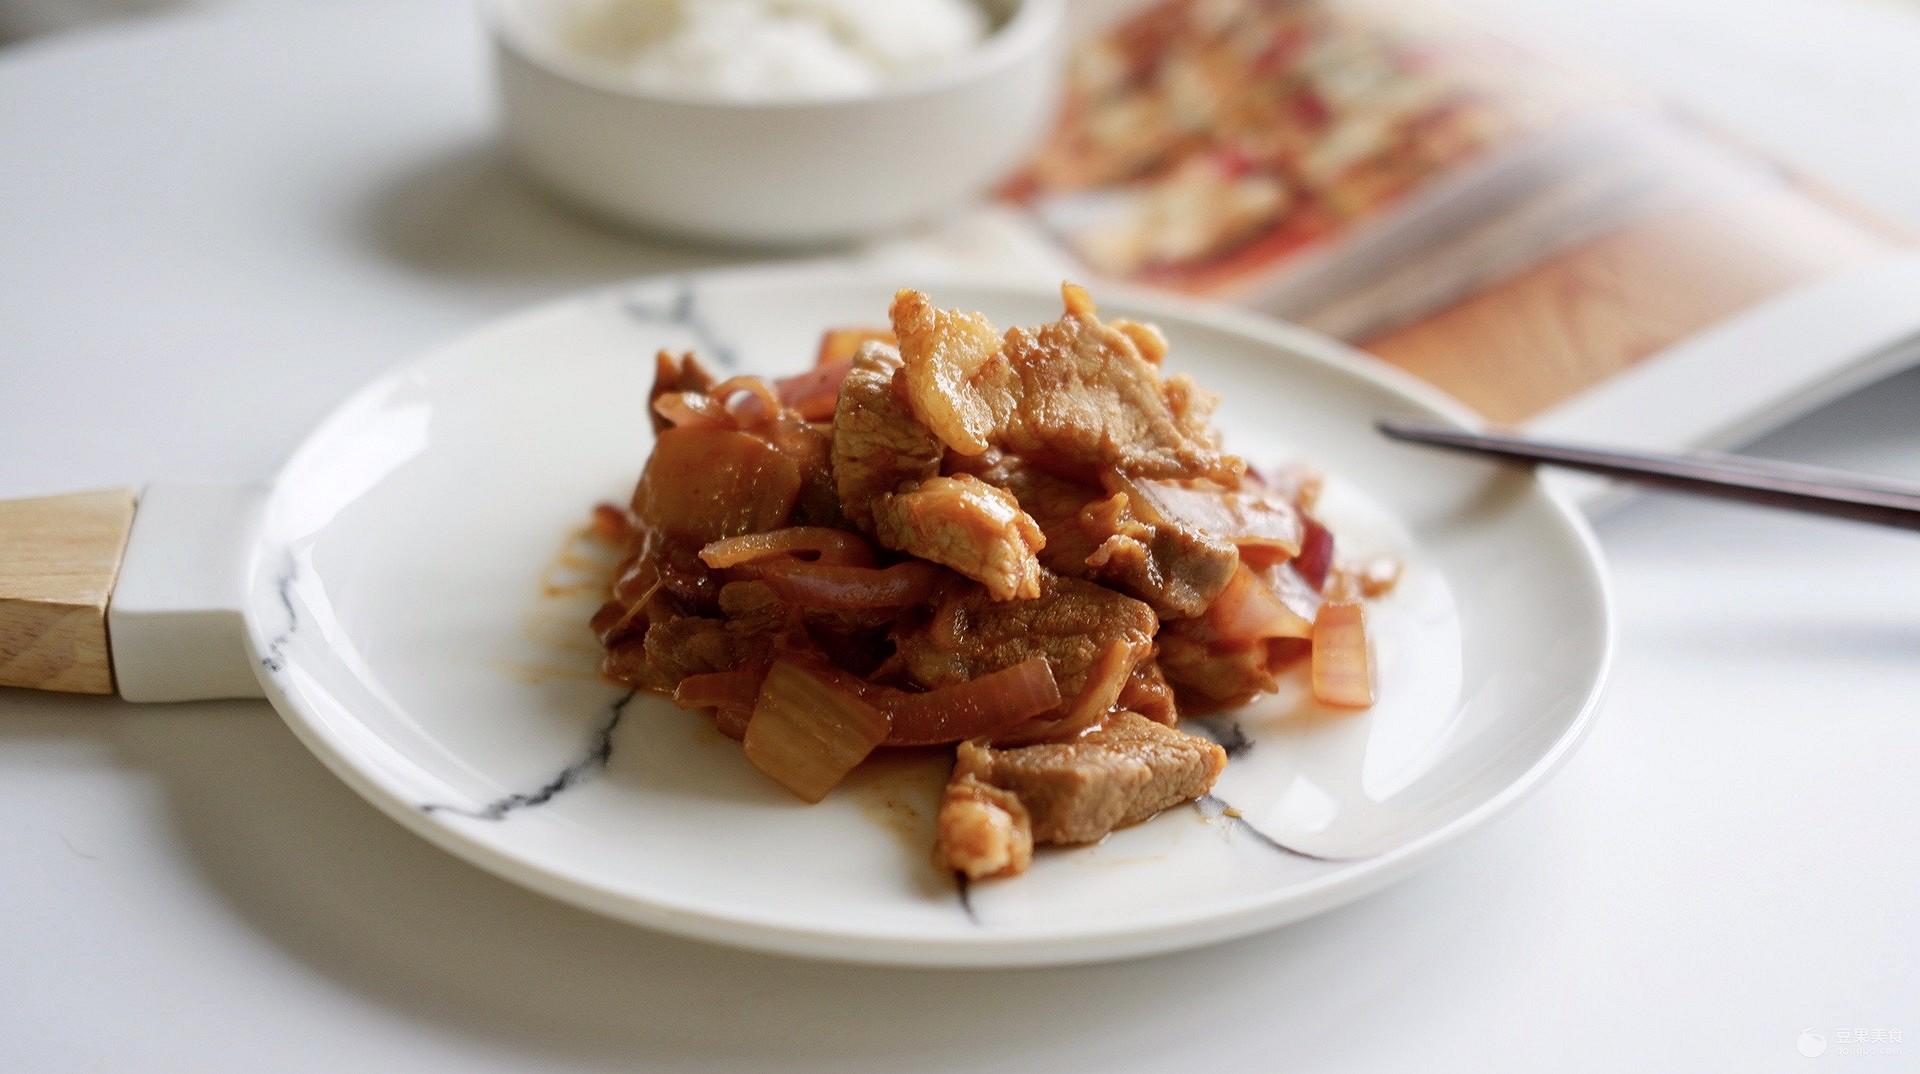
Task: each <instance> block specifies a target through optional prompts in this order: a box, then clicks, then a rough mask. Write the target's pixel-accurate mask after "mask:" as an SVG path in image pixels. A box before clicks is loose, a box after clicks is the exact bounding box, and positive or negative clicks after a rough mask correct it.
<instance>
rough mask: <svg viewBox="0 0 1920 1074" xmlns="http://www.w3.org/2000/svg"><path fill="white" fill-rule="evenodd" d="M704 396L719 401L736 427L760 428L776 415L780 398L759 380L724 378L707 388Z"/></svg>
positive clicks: (770, 387)
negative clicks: (706, 395)
mask: <svg viewBox="0 0 1920 1074" xmlns="http://www.w3.org/2000/svg"><path fill="white" fill-rule="evenodd" d="M707 394H708V395H710V396H712V397H713V398H715V399H718V400H719V401H720V405H721V406H723V407H725V408H726V412H727V416H728V417H729V418H731V419H732V420H733V423H734V425H735V426H737V427H738V428H742V429H751V428H753V427H754V426H757V425H764V424H766V423H767V422H769V421H772V420H773V419H774V417H775V416H776V415H778V414H779V413H780V397H779V396H778V395H776V394H775V393H774V390H773V386H772V385H770V384H768V383H767V382H766V381H765V380H762V379H761V378H759V377H752V376H739V377H728V378H727V379H726V380H723V381H721V382H720V383H718V384H716V385H714V386H713V387H712V388H710V389H708V391H707Z"/></svg>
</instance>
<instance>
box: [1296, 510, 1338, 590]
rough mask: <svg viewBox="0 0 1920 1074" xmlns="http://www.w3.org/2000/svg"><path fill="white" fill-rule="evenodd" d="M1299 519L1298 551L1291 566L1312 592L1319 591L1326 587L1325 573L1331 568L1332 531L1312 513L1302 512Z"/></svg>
mask: <svg viewBox="0 0 1920 1074" xmlns="http://www.w3.org/2000/svg"><path fill="white" fill-rule="evenodd" d="M1300 519H1301V524H1302V530H1301V534H1302V536H1301V540H1300V552H1299V554H1298V555H1296V556H1294V557H1293V568H1294V570H1297V571H1299V572H1300V577H1301V578H1302V579H1305V581H1306V583H1307V584H1308V585H1310V586H1312V587H1313V589H1314V592H1316V593H1317V592H1321V591H1323V590H1325V589H1326V588H1327V573H1328V572H1329V571H1331V570H1333V531H1332V530H1330V529H1328V528H1327V527H1325V526H1323V525H1321V524H1320V520H1319V519H1317V518H1315V517H1313V516H1312V515H1308V514H1302V515H1301V516H1300Z"/></svg>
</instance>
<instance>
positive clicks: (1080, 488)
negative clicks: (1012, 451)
mask: <svg viewBox="0 0 1920 1074" xmlns="http://www.w3.org/2000/svg"><path fill="white" fill-rule="evenodd" d="M980 476H981V478H982V480H985V481H990V482H992V483H994V484H997V485H1000V486H1001V487H1003V488H1005V489H1007V490H1008V491H1010V492H1012V493H1013V494H1014V496H1015V497H1016V498H1017V499H1018V500H1019V502H1020V506H1021V507H1022V508H1024V509H1025V510H1026V512H1027V513H1028V514H1030V515H1032V516H1033V519H1034V521H1035V522H1036V523H1038V525H1039V527H1040V530H1041V532H1042V533H1043V534H1044V535H1045V537H1046V545H1045V547H1043V548H1042V549H1041V551H1040V563H1041V565H1042V566H1044V567H1046V568H1047V569H1048V570H1051V571H1053V572H1054V573H1056V574H1065V575H1069V576H1072V577H1075V578H1087V579H1091V580H1093V581H1097V582H1102V583H1104V584H1106V585H1110V586H1114V587H1115V588H1118V589H1121V590H1124V591H1125V592H1127V593H1131V594H1132V595H1134V596H1136V597H1139V598H1140V599H1141V600H1144V601H1146V602H1147V603H1148V604H1150V605H1152V606H1153V610H1154V612H1155V613H1156V614H1158V615H1159V616H1160V617H1161V618H1162V619H1185V618H1191V617H1192V616H1196V615H1199V614H1200V613H1201V612H1203V611H1205V610H1206V607H1207V605H1208V603H1210V602H1211V601H1212V600H1213V598H1214V597H1216V596H1219V595H1220V591H1221V590H1223V589H1225V588H1226V585H1227V582H1228V581H1229V580H1231V579H1232V578H1233V570H1234V567H1235V565H1236V564H1238V563H1239V562H1240V554H1239V552H1238V551H1237V550H1236V549H1235V547H1234V545H1233V543H1232V542H1230V541H1228V540H1226V539H1224V538H1222V537H1218V536H1215V535H1212V534H1209V533H1206V532H1203V531H1202V530H1200V529H1198V528H1196V527H1193V526H1189V525H1187V524H1185V523H1184V522H1182V521H1181V520H1179V519H1177V518H1170V517H1158V519H1157V520H1153V518H1151V517H1142V514H1141V513H1140V512H1138V511H1136V510H1135V509H1134V507H1133V502H1132V499H1131V497H1129V496H1128V495H1126V494H1123V493H1115V494H1114V495H1111V496H1109V495H1106V494H1105V493H1104V492H1102V491H1101V490H1100V489H1097V488H1094V487H1092V486H1089V485H1083V484H1081V483H1079V482H1077V481H1069V480H1067V479H1065V478H1062V477H1056V476H1055V475H1053V474H1049V473H1047V472H1045V471H1043V470H1039V469H1036V468H1034V467H1031V466H1025V465H1022V464H1021V463H1019V462H1018V461H1017V460H1015V459H1012V458H1000V459H997V460H995V461H994V462H993V463H992V464H991V465H989V466H987V467H985V468H984V469H982V470H981V471H980Z"/></svg>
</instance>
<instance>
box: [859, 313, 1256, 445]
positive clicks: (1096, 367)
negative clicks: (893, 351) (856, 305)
mask: <svg viewBox="0 0 1920 1074" xmlns="http://www.w3.org/2000/svg"><path fill="white" fill-rule="evenodd" d="M1062 294H1063V295H1064V297H1065V300H1066V314H1065V315H1064V316H1063V317H1061V319H1060V320H1058V321H1055V322H1053V323H1051V324H1046V325H1042V326H1040V327H1038V328H1035V329H1025V328H1016V329H1013V330H1011V331H1009V332H1007V334H1006V335H1005V336H1004V337H1002V338H995V336H994V334H993V329H992V326H991V325H990V324H988V322H987V321H986V319H985V318H984V317H982V316H980V315H979V314H968V313H959V312H956V311H952V310H942V309H938V308H936V307H935V306H934V305H933V302H932V301H931V300H930V299H929V298H928V297H927V296H926V295H925V294H923V293H921V292H919V291H914V290H903V291H901V292H899V293H898V294H896V295H895V296H894V300H893V308H892V311H891V313H892V317H893V331H894V335H896V336H897V337H899V340H900V355H901V358H902V360H903V361H904V363H905V366H906V375H905V383H906V389H907V398H908V402H909V404H910V405H911V406H912V408H913V413H914V415H915V416H916V417H918V418H919V419H920V420H921V421H922V422H923V423H925V424H926V426H927V427H928V428H929V429H931V430H932V431H933V433H934V434H935V435H936V436H938V437H939V438H940V440H941V441H942V442H943V443H945V444H946V445H947V446H948V447H950V448H952V449H953V450H954V451H956V452H959V453H961V454H963V455H978V454H980V453H982V452H984V451H986V450H987V448H989V447H994V446H998V447H1002V448H1005V449H1007V450H1009V451H1013V452H1018V453H1020V454H1022V455H1025V456H1031V457H1032V458H1033V459H1034V460H1036V461H1039V462H1040V463H1041V464H1042V465H1045V466H1046V467H1048V468H1049V469H1053V470H1057V471H1060V472H1063V473H1069V474H1076V475H1081V476H1084V477H1086V478H1088V479H1091V478H1092V477H1093V476H1094V475H1096V474H1098V473H1099V472H1100V471H1101V470H1104V469H1108V468H1112V469H1117V470H1119V471H1120V472H1122V473H1126V474H1130V475H1133V476H1136V477H1150V478H1188V477H1215V478H1220V479H1222V480H1229V479H1237V477H1238V475H1239V474H1240V473H1241V472H1242V471H1243V470H1244V469H1245V464H1244V463H1242V462H1241V461H1240V460H1239V459H1237V458H1234V457H1233V456H1231V455H1226V454H1223V453H1222V452H1221V451H1220V449H1219V446H1218V444H1217V443H1216V442H1215V438H1214V436H1213V434H1212V432H1211V431H1210V430H1209V429H1208V428H1207V415H1208V410H1209V409H1210V406H1211V403H1210V401H1209V397H1207V396H1206V395H1205V394H1204V393H1202V392H1200V391H1199V390H1198V389H1197V388H1195V387H1194V386H1193V384H1192V383H1191V382H1190V381H1187V380H1186V379H1184V378H1179V377H1176V378H1172V379H1168V380H1163V379H1162V378H1161V376H1160V372H1159V370H1158V369H1157V368H1155V366H1154V364H1153V363H1152V362H1150V361H1148V359H1147V358H1146V357H1145V356H1143V355H1142V353H1141V350H1140V342H1141V341H1142V340H1143V338H1145V337H1143V336H1142V334H1141V333H1140V332H1139V331H1138V330H1137V329H1136V330H1133V331H1123V330H1122V329H1120V328H1116V327H1113V326H1110V325H1106V324H1102V323H1101V322H1100V320H1099V318H1098V317H1096V316H1095V313H1094V307H1093V301H1092V300H1091V299H1090V298H1088V297H1087V293H1086V292H1085V291H1084V290H1082V289H1081V288H1079V287H1077V286H1074V285H1072V284H1067V285H1064V286H1063V287H1062Z"/></svg>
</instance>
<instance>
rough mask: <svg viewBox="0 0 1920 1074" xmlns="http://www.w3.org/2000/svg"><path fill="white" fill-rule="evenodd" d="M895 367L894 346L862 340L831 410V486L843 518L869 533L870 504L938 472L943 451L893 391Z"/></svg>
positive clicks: (870, 519)
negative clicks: (834, 406) (836, 492)
mask: <svg viewBox="0 0 1920 1074" xmlns="http://www.w3.org/2000/svg"><path fill="white" fill-rule="evenodd" d="M899 372H900V354H899V352H898V351H895V350H894V349H893V348H892V347H889V346H887V345H886V344H884V343H865V344H862V345H861V347H860V350H859V353H857V354H855V355H854V358H853V369H852V371H851V372H849V373H848V374H847V380H846V383H845V384H843V385H842V386H841V388H840V404H839V407H838V409H836V410H835V412H834V419H833V447H832V457H833V482H834V488H835V489H836V490H837V491H838V492H839V494H840V507H841V510H842V511H844V512H845V513H846V516H847V518H848V519H850V520H852V521H853V522H854V524H855V525H857V526H859V527H860V528H861V529H863V530H865V531H867V532H869V533H871V532H873V508H874V504H875V503H877V502H878V501H879V499H880V498H881V497H882V496H885V495H887V494H888V493H891V492H893V491H894V490H896V489H898V488H900V487H901V486H902V485H906V484H910V483H913V482H919V481H924V480H926V479H927V478H930V477H933V476H935V475H937V474H938V473H939V472H940V458H941V456H942V455H943V454H945V449H943V448H942V447H941V446H940V441H939V440H938V439H936V438H935V437H934V435H933V433H932V432H930V431H928V429H927V427H926V426H925V425H923V424H921V423H920V420H919V419H918V418H916V417H914V416H913V412H912V411H911V410H910V409H909V408H908V406H907V402H906V399H905V397H904V396H903V395H902V394H901V393H900V392H899V391H897V390H896V388H895V384H894V381H895V374H897V373H899Z"/></svg>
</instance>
